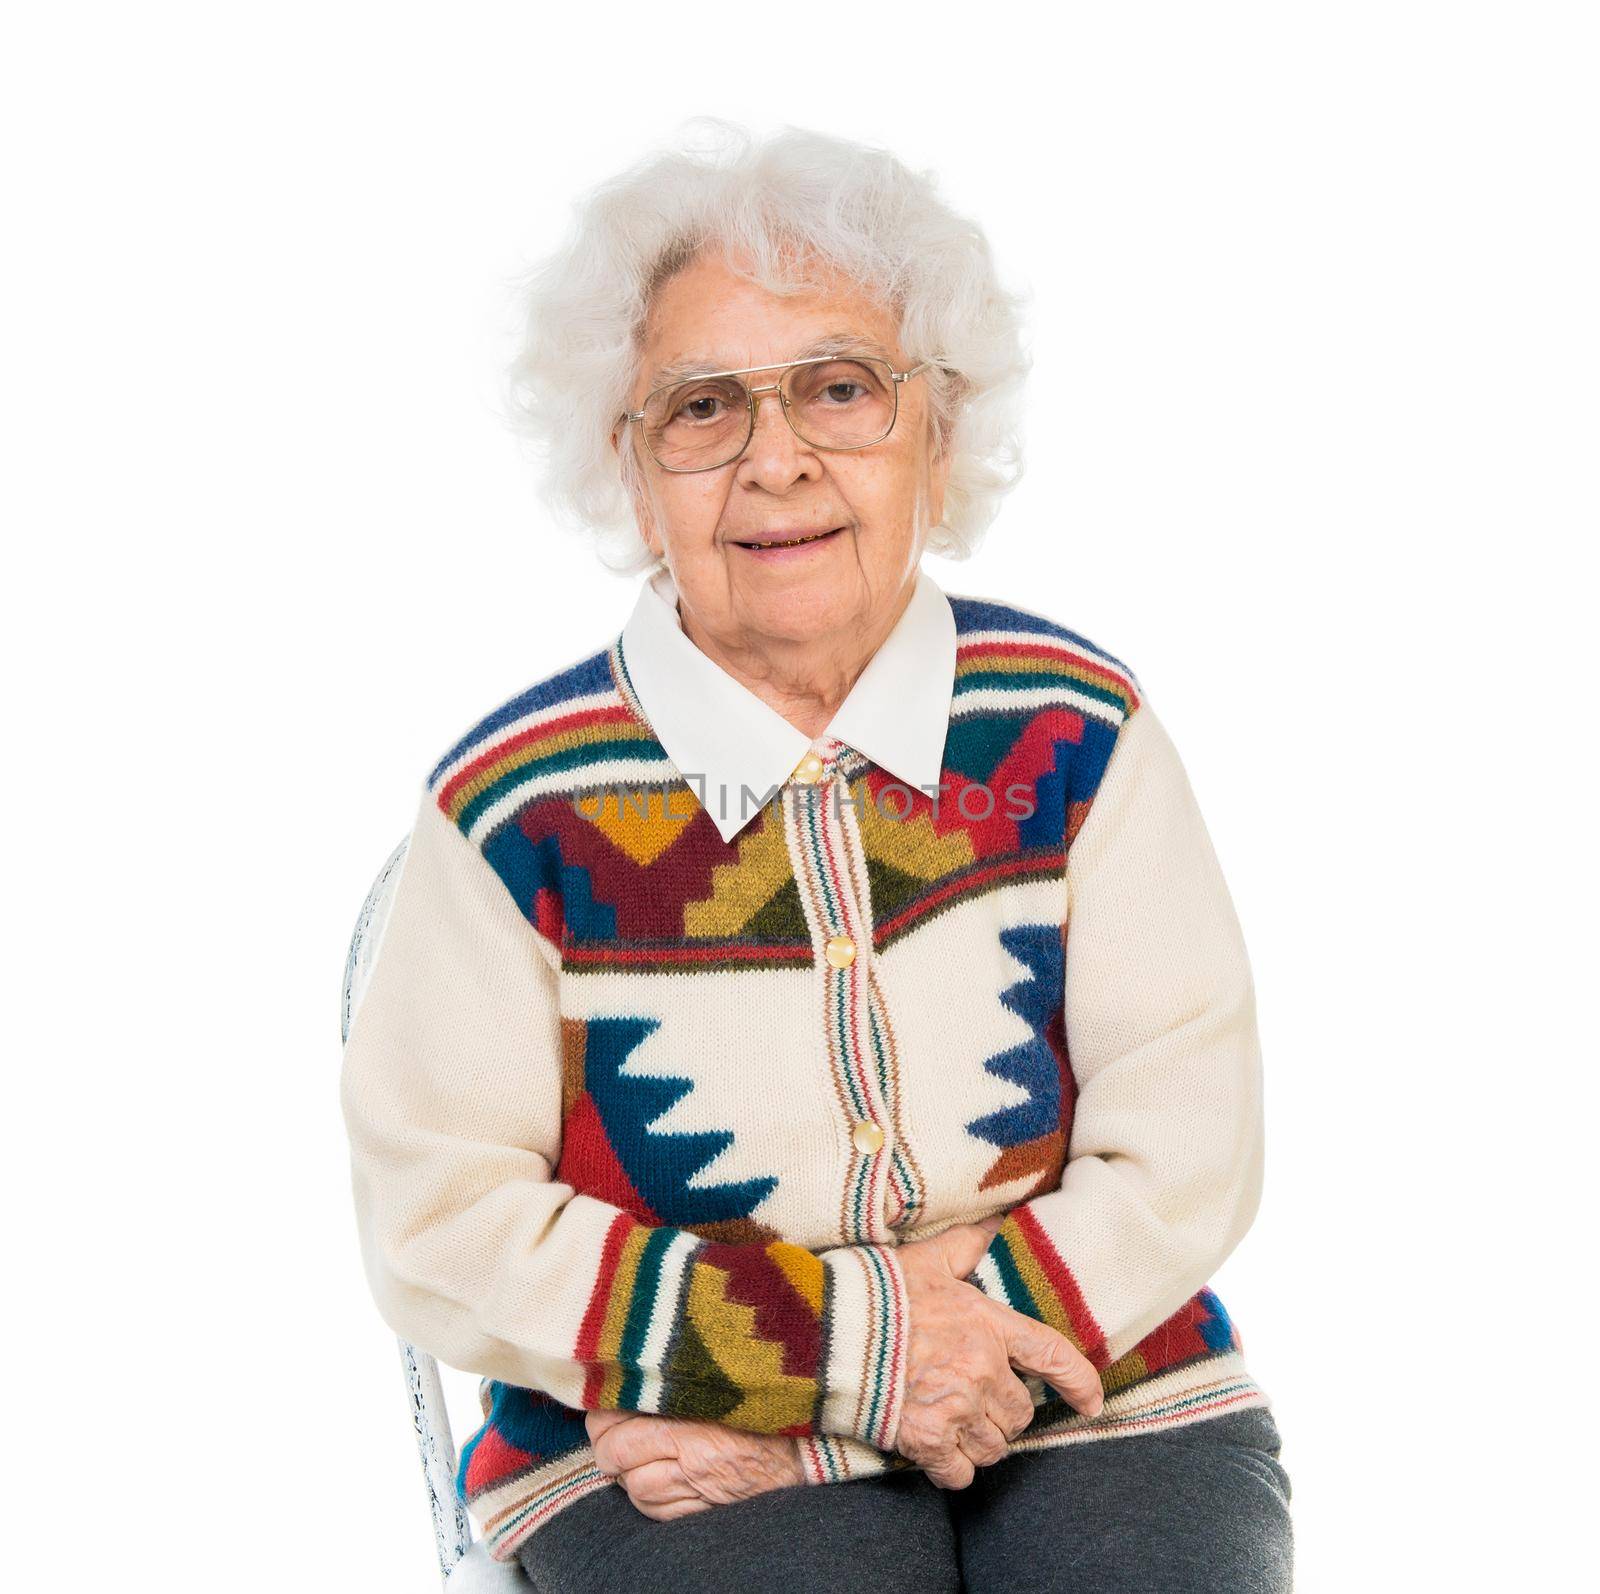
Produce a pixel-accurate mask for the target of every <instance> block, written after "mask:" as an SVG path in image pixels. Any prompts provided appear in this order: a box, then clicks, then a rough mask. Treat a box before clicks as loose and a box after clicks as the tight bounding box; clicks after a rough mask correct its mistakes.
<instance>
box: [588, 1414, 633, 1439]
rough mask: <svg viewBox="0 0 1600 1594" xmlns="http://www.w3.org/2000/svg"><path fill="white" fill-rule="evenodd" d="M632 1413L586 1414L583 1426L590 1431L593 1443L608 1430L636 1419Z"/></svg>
mask: <svg viewBox="0 0 1600 1594" xmlns="http://www.w3.org/2000/svg"><path fill="white" fill-rule="evenodd" d="M634 1415H635V1414H634V1413H633V1412H631V1411H610V1410H597V1411H590V1412H585V1413H584V1418H583V1426H584V1427H585V1428H586V1429H588V1431H589V1439H590V1442H591V1443H592V1442H593V1441H594V1440H596V1439H598V1438H599V1437H600V1435H601V1434H603V1433H605V1432H606V1431H607V1430H608V1429H611V1428H615V1427H616V1426H617V1424H618V1423H619V1422H628V1421H630V1420H631V1419H632V1418H633V1417H634Z"/></svg>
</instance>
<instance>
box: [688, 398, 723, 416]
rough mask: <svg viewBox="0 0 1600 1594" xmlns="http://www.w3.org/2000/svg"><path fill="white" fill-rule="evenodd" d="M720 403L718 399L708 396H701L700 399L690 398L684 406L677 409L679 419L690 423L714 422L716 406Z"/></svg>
mask: <svg viewBox="0 0 1600 1594" xmlns="http://www.w3.org/2000/svg"><path fill="white" fill-rule="evenodd" d="M721 402H722V401H721V400H720V399H717V398H714V397H711V396H710V395H709V394H708V395H703V396H702V397H700V398H692V399H690V400H689V401H688V402H687V403H686V404H683V405H681V406H680V407H679V409H678V414H679V416H680V417H683V418H686V419H688V420H691V421H711V420H715V419H716V415H717V405H718V404H719V403H721Z"/></svg>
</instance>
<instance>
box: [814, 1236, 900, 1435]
mask: <svg viewBox="0 0 1600 1594" xmlns="http://www.w3.org/2000/svg"><path fill="white" fill-rule="evenodd" d="M823 1261H824V1263H825V1264H826V1265H827V1268H828V1276H829V1280H830V1285H831V1288H830V1289H829V1313H828V1331H829V1339H830V1343H829V1345H828V1355H827V1382H828V1387H829V1395H828V1400H827V1407H826V1409H827V1410H828V1411H829V1413H830V1415H831V1416H832V1418H833V1420H831V1421H829V1422H828V1423H827V1425H826V1426H827V1429H828V1431H830V1432H835V1433H837V1432H844V1431H845V1429H844V1426H843V1424H842V1423H841V1422H840V1421H839V1420H838V1419H839V1417H841V1416H842V1415H843V1412H844V1410H845V1401H844V1400H843V1399H841V1398H840V1397H841V1396H846V1397H851V1398H852V1399H853V1408H852V1409H853V1414H854V1416H853V1421H852V1423H851V1424H850V1427H849V1429H848V1432H849V1434H850V1436H851V1437H853V1438H856V1439H859V1440H861V1441H862V1443H864V1444H868V1445H874V1446H876V1447H877V1448H878V1449H880V1450H892V1449H893V1448H894V1442H895V1439H896V1437H897V1436H898V1435H899V1432H900V1416H901V1412H902V1411H903V1410H904V1407H905V1394H906V1351H907V1343H906V1342H907V1337H908V1333H909V1329H910V1322H911V1309H910V1303H909V1301H908V1299H907V1296H906V1284H905V1275H904V1273H902V1272H901V1270H900V1262H899V1259H898V1258H897V1257H896V1256H895V1255H894V1251H893V1248H892V1247H889V1246H884V1245H870V1244H865V1245H853V1246H844V1247H841V1248H840V1249H838V1250H834V1251H827V1252H824V1253H823ZM853 1297H854V1298H855V1299H857V1300H859V1301H860V1302H861V1303H862V1304H861V1306H860V1307H857V1306H856V1305H854V1304H853V1300H852V1298H853ZM841 1329H850V1330H852V1331H853V1332H852V1333H850V1334H849V1335H848V1336H847V1337H846V1338H845V1340H844V1343H843V1344H838V1343H835V1341H836V1339H837V1337H838V1335H839V1331H840V1330H841ZM852 1344H858V1345H859V1346H860V1351H859V1359H858V1360H856V1361H855V1362H854V1363H852V1362H851V1361H850V1360H849V1359H848V1358H849V1356H850V1350H851V1346H852ZM819 1426H821V1425H820V1424H817V1425H814V1427H819Z"/></svg>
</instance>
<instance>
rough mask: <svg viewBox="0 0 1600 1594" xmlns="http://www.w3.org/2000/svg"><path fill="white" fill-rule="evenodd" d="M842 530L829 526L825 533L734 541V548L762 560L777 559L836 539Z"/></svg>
mask: <svg viewBox="0 0 1600 1594" xmlns="http://www.w3.org/2000/svg"><path fill="white" fill-rule="evenodd" d="M843 530H844V527H843V526H830V527H829V528H828V530H827V531H810V532H799V533H797V534H796V535H794V536H792V537H769V538H764V539H763V540H762V541H760V542H739V541H738V540H737V539H735V541H734V546H735V547H736V548H743V549H745V550H746V551H747V552H749V553H753V554H755V555H757V556H758V557H759V558H762V559H779V558H782V557H783V556H784V555H786V554H796V555H797V554H798V553H799V551H800V550H801V549H804V548H809V547H811V546H812V545H813V544H815V543H819V542H826V541H827V540H828V539H829V538H830V537H836V536H838V534H839V533H840V532H841V531H843Z"/></svg>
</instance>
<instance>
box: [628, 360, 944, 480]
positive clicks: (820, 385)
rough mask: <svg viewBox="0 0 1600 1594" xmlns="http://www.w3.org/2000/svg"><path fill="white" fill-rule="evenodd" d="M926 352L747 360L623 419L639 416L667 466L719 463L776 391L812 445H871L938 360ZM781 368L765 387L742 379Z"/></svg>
mask: <svg viewBox="0 0 1600 1594" xmlns="http://www.w3.org/2000/svg"><path fill="white" fill-rule="evenodd" d="M933 363H934V362H933V361H932V360H923V361H921V362H920V363H918V364H916V365H913V366H912V367H911V369H910V370H908V371H897V370H895V369H894V367H893V366H892V365H891V364H890V363H889V361H887V360H880V359H879V358H877V356H876V355H870V354H848V355H836V354H829V355H822V356H819V357H817V358H815V359H809V360H790V361H788V362H787V363H786V364H782V365H747V366H745V367H744V368H743V369H742V370H738V371H707V372H705V373H704V374H703V375H699V376H691V377H688V378H684V379H680V380H679V381H676V382H668V383H666V384H665V385H664V386H662V387H658V388H655V389H654V390H653V391H652V392H651V393H649V394H648V395H647V396H646V398H645V401H644V404H643V406H642V407H641V408H639V409H637V410H624V411H623V413H622V414H621V415H620V416H619V417H618V421H619V423H620V422H623V421H637V422H638V423H639V424H640V430H641V432H642V433H643V436H644V441H645V447H646V448H648V449H649V450H650V454H651V457H652V458H653V459H654V460H655V462H656V463H657V464H658V465H660V466H661V468H662V469H663V470H670V471H685V472H686V471H697V470H716V469H717V468H718V467H719V466H722V465H726V464H728V463H729V462H730V461H732V460H735V459H737V458H738V457H739V456H740V455H741V454H742V453H743V452H744V451H745V449H746V447H748V445H749V442H750V439H751V437H752V436H753V435H754V434H755V425H756V405H757V404H759V403H760V402H761V399H762V397H763V396H764V395H765V394H768V393H776V394H777V395H778V400H779V404H780V406H781V408H782V410H783V416H784V419H785V420H786V421H788V423H789V427H790V430H791V431H793V432H794V434H795V436H796V437H798V438H799V439H800V441H801V442H802V443H805V444H808V445H809V446H810V447H812V448H821V449H828V450H838V451H844V450H849V449H856V448H870V447H871V446H872V445H873V444H874V443H881V442H882V441H883V440H884V438H886V437H887V436H888V435H889V433H890V432H892V431H893V430H894V422H895V416H896V415H897V414H898V413H899V409H900V384H901V383H902V382H908V381H910V379H911V378H912V377H914V376H916V375H917V373H918V372H919V371H923V370H926V369H927V367H928V366H930V365H932V364H933ZM778 370H781V371H782V372H783V375H782V376H780V377H779V378H778V380H777V381H776V382H771V383H768V384H767V385H766V386H764V387H750V386H748V385H747V384H746V383H744V382H742V381H740V380H739V379H740V377H743V376H748V375H750V374H751V373H753V372H756V371H778Z"/></svg>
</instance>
